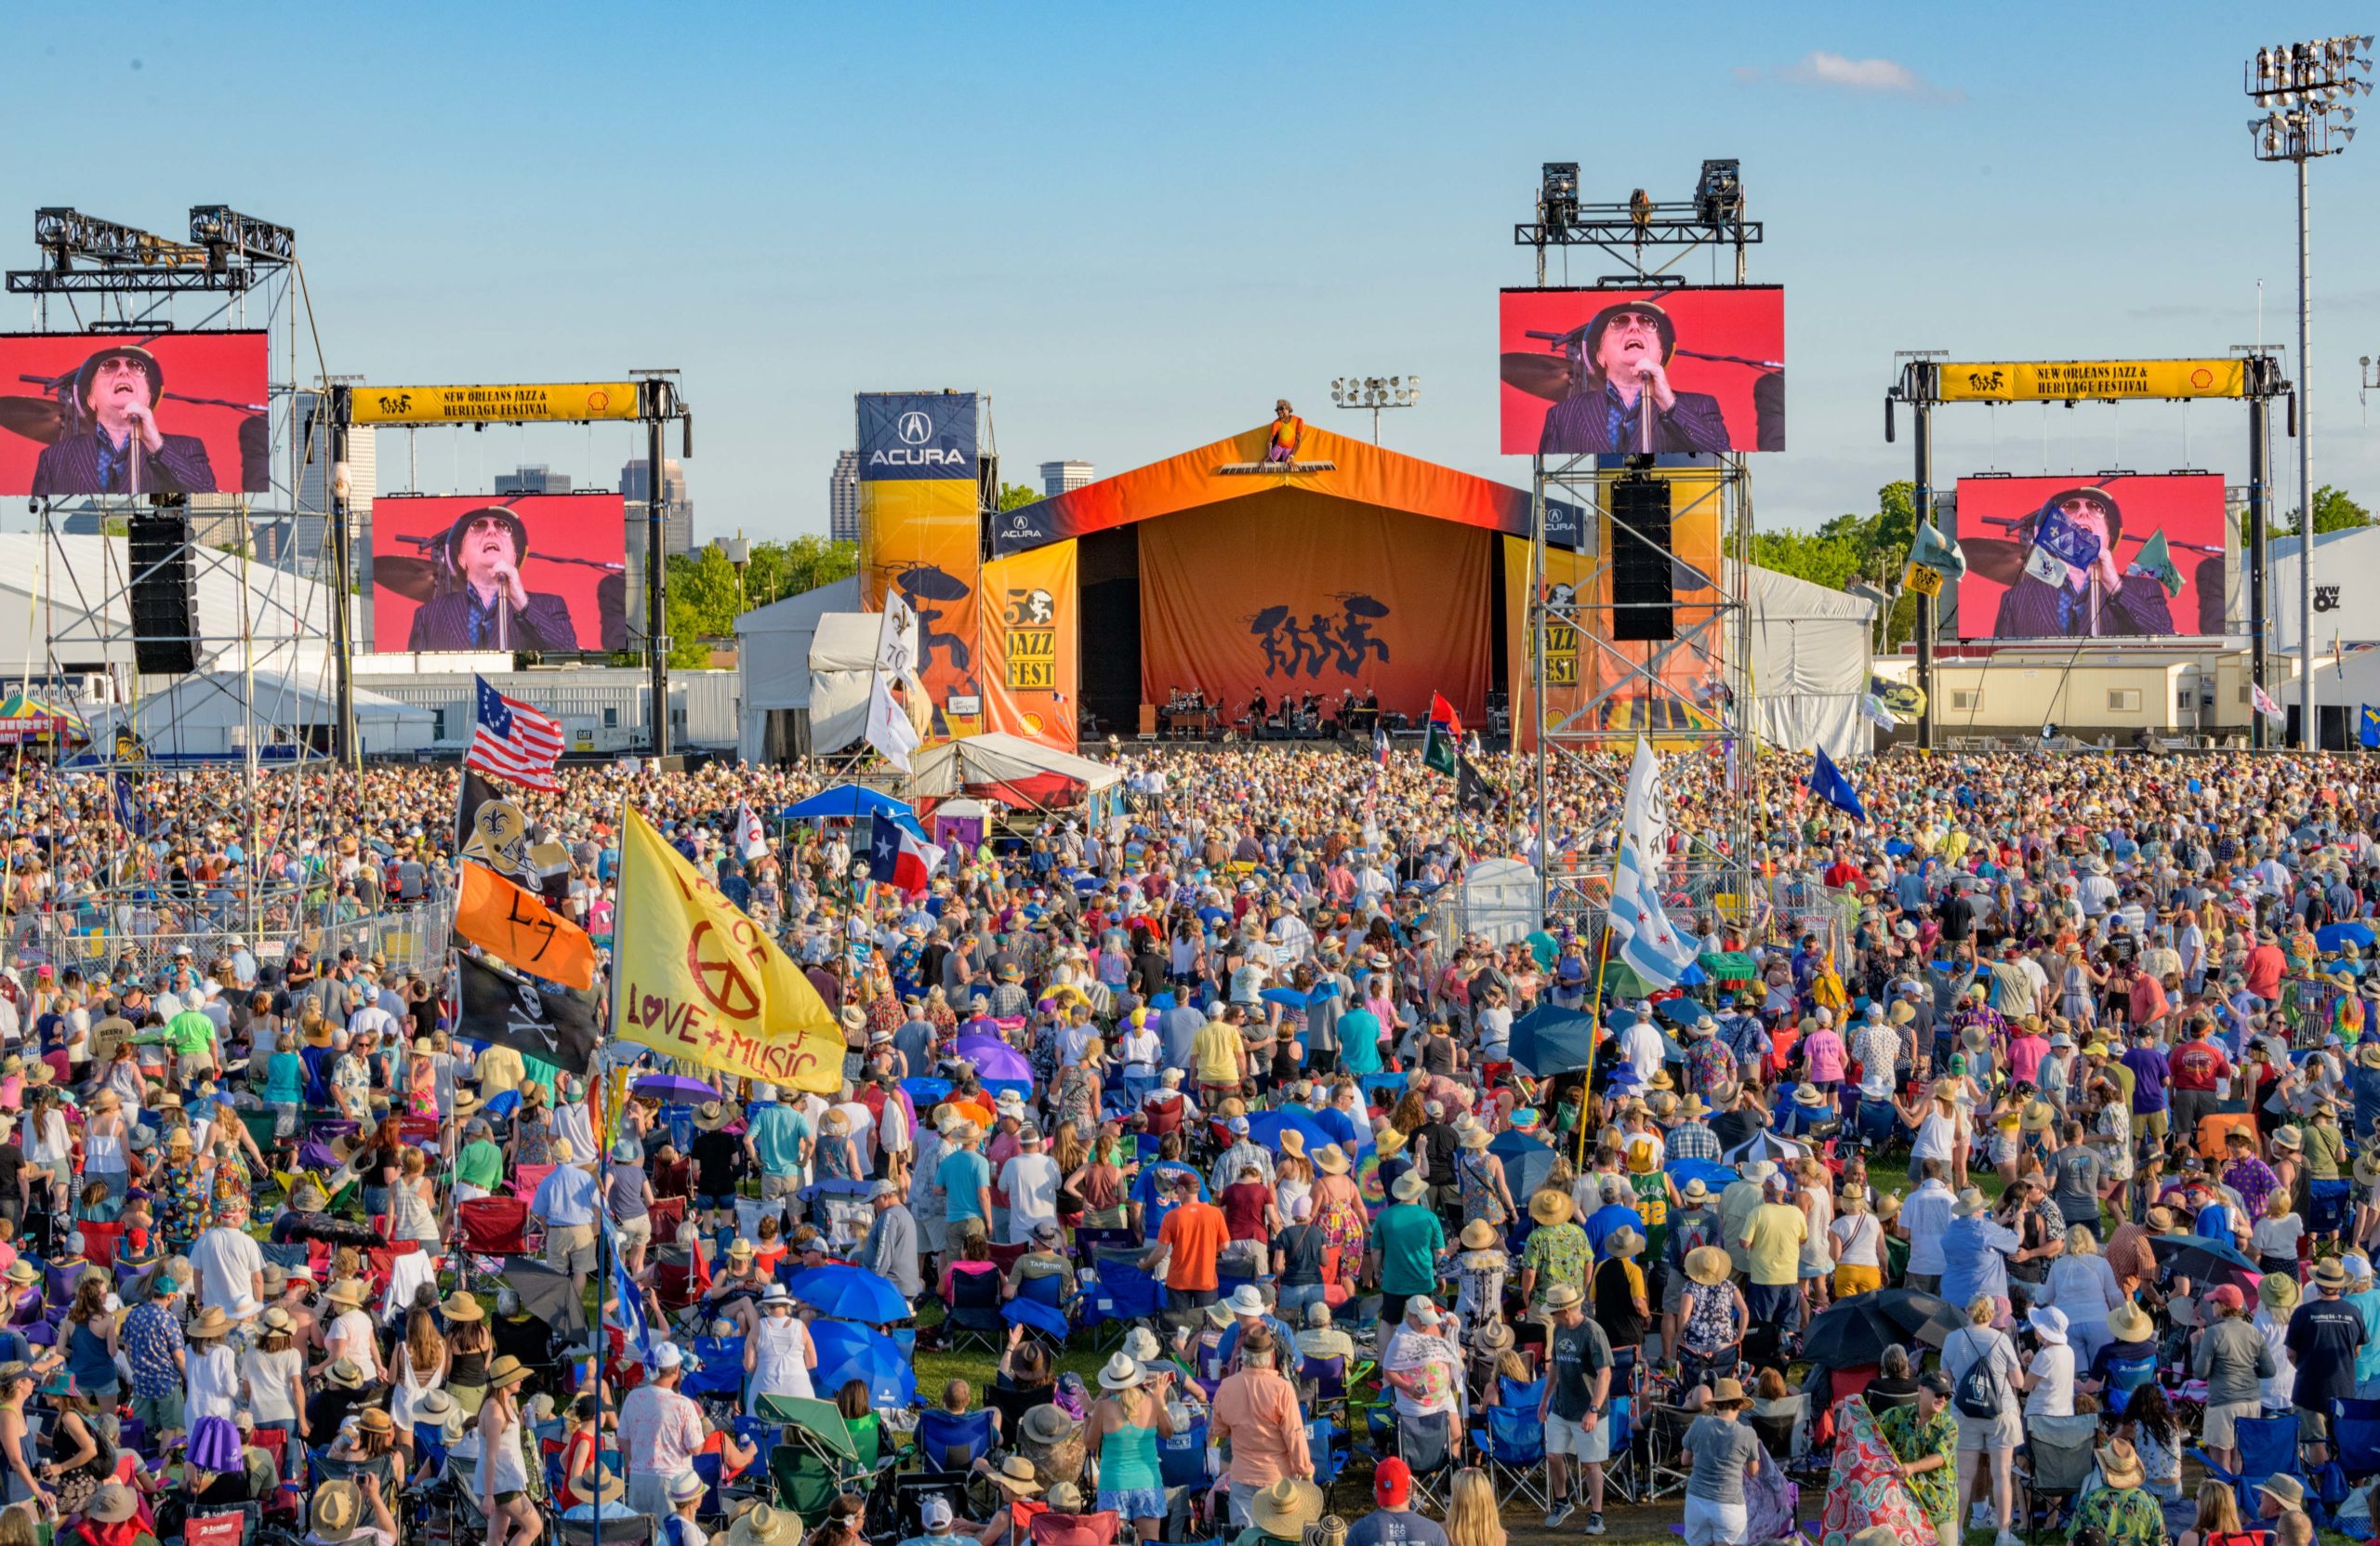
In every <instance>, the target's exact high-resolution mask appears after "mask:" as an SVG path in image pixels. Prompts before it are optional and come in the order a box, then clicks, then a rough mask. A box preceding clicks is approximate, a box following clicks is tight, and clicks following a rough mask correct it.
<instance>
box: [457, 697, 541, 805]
mask: <svg viewBox="0 0 2380 1546" xmlns="http://www.w3.org/2000/svg"><path fill="white" fill-rule="evenodd" d="M472 680H473V681H475V682H477V683H478V684H479V728H478V729H477V730H475V731H473V732H472V733H471V749H470V750H469V751H467V752H465V753H464V754H463V765H464V766H465V767H467V768H477V769H478V770H479V771H480V772H482V773H490V774H493V775H494V776H496V777H497V778H509V779H510V780H511V781H512V782H513V783H515V784H525V785H527V786H529V787H530V788H532V789H544V790H546V791H548V792H549V793H551V792H553V791H555V790H557V789H559V788H560V787H561V785H560V784H559V783H557V782H556V781H555V778H554V761H555V760H556V759H557V758H559V757H561V756H562V726H560V725H558V724H556V723H555V722H554V721H553V720H549V719H548V718H546V717H545V716H544V715H543V714H540V713H538V712H537V711H536V709H535V708H533V707H530V706H529V705H527V704H525V703H522V701H521V700H520V699H519V698H508V697H506V696H505V695H504V694H501V693H499V692H497V691H496V689H495V688H493V687H491V686H489V685H488V681H487V678H485V677H474V678H473V679H472Z"/></svg>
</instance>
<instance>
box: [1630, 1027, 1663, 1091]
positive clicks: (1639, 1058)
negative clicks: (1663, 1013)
mask: <svg viewBox="0 0 2380 1546" xmlns="http://www.w3.org/2000/svg"><path fill="white" fill-rule="evenodd" d="M1661 1051H1662V1048H1661V1033H1660V1032H1659V1030H1657V1029H1655V1028H1654V1026H1653V1022H1652V1019H1651V1017H1650V1016H1648V1015H1646V1014H1644V1013H1641V1012H1639V1013H1638V1014H1637V1016H1636V1021H1635V1024H1632V1025H1630V1026H1629V1027H1628V1028H1627V1029H1626V1030H1624V1031H1622V1032H1620V1057H1621V1058H1623V1059H1624V1060H1626V1062H1627V1064H1628V1065H1629V1066H1630V1067H1631V1068H1633V1069H1635V1070H1636V1077H1638V1078H1639V1079H1642V1080H1644V1081H1645V1082H1646V1083H1647V1084H1649V1083H1651V1082H1652V1078H1653V1076H1654V1075H1656V1074H1658V1073H1659V1072H1660V1071H1661Z"/></svg>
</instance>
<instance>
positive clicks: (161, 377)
mask: <svg viewBox="0 0 2380 1546" xmlns="http://www.w3.org/2000/svg"><path fill="white" fill-rule="evenodd" d="M110 360H137V361H139V363H140V368H141V369H142V370H144V371H146V372H147V373H148V375H149V401H150V402H152V403H154V402H156V401H157V400H158V399H159V398H162V397H164V396H165V366H163V365H161V364H159V363H157V357H156V356H155V355H154V354H152V353H150V352H149V351H148V350H145V349H142V348H141V347H140V346H139V344H110V345H109V346H108V347H107V348H105V349H103V350H99V352H98V353H96V354H94V355H92V356H91V357H90V358H89V359H87V360H86V361H84V362H83V363H82V365H81V366H80V367H79V368H77V369H76V371H75V372H74V401H75V403H77V404H79V405H81V406H85V407H87V406H89V404H90V401H91V378H92V377H95V376H97V375H98V374H99V366H100V365H102V364H104V363H107V362H108V361H110Z"/></svg>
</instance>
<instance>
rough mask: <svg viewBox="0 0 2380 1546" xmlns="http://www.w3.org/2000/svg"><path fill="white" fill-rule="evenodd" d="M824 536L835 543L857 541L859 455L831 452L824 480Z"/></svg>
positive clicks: (850, 452)
mask: <svg viewBox="0 0 2380 1546" xmlns="http://www.w3.org/2000/svg"><path fill="white" fill-rule="evenodd" d="M826 535H827V536H829V537H831V538H832V539H834V540H835V541H837V542H857V541H858V540H859V453H858V452H856V451H838V452H836V453H835V470H834V472H833V473H832V474H831V475H829V476H828V478H827V479H826Z"/></svg>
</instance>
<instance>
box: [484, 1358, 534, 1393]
mask: <svg viewBox="0 0 2380 1546" xmlns="http://www.w3.org/2000/svg"><path fill="white" fill-rule="evenodd" d="M527 1378H529V1366H528V1365H526V1364H523V1363H522V1361H521V1360H520V1359H518V1358H515V1357H514V1356H513V1355H512V1354H509V1353H508V1354H504V1355H503V1356H502V1357H500V1358H498V1359H496V1362H494V1363H492V1364H490V1365H488V1366H487V1388H488V1389H490V1390H492V1391H500V1390H502V1389H504V1387H505V1386H507V1385H517V1384H519V1383H520V1382H521V1381H523V1380H526V1379H527Z"/></svg>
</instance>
